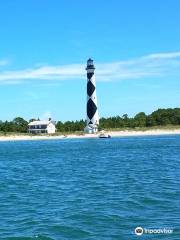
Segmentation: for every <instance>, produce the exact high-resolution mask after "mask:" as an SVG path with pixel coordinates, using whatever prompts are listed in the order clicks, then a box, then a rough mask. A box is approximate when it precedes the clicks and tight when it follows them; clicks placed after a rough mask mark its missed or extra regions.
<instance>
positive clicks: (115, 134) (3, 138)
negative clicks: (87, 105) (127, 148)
mask: <svg viewBox="0 0 180 240" xmlns="http://www.w3.org/2000/svg"><path fill="white" fill-rule="evenodd" d="M106 133H107V134H109V135H111V137H126V136H153V135H168V134H169V135H171V134H180V129H169V130H168V129H156V130H155V129H154V130H146V131H132V130H124V131H106ZM98 136H99V133H98V134H84V135H77V134H70V135H66V136H65V135H58V136H51V135H49V136H47V135H45V136H43V135H41V136H38V135H37V136H36V135H32V136H30V135H9V136H8V135H7V136H0V141H16V140H17V141H23V140H50V139H54V140H55V139H74V138H97V137H98Z"/></svg>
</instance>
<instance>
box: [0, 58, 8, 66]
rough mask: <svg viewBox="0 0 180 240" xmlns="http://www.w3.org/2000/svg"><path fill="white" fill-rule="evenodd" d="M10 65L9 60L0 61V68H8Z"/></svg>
mask: <svg viewBox="0 0 180 240" xmlns="http://www.w3.org/2000/svg"><path fill="white" fill-rule="evenodd" d="M8 64H9V61H8V60H5V59H4V60H0V66H6V65H8Z"/></svg>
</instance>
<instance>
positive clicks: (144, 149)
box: [0, 135, 180, 240]
mask: <svg viewBox="0 0 180 240" xmlns="http://www.w3.org/2000/svg"><path fill="white" fill-rule="evenodd" d="M138 226H141V227H142V228H146V229H157V228H158V229H159V228H170V229H173V233H171V234H168V233H166V234H153V235H152V234H143V235H141V236H136V235H135V233H134V229H135V228H136V227H138ZM0 239H1V240H5V239H6V240H64V239H88V240H101V239H102V240H104V239H107V240H109V239H114V240H115V239H120V240H123V239H125V240H133V239H165V240H166V239H171V240H179V239H180V135H179V136H178V135H176V136H175V135H174V136H173V135H168V136H147V137H121V138H112V139H73V140H70V139H65V140H44V141H42V140H41V141H16V142H0Z"/></svg>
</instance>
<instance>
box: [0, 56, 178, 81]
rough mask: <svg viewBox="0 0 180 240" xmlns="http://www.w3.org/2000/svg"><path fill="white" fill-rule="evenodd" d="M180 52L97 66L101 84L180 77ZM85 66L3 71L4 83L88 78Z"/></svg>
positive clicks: (1, 75)
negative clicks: (150, 78)
mask: <svg viewBox="0 0 180 240" xmlns="http://www.w3.org/2000/svg"><path fill="white" fill-rule="evenodd" d="M179 69H180V52H165V53H154V54H150V55H146V56H142V57H139V58H135V59H130V60H126V61H116V62H110V63H96V79H97V81H120V80H126V79H128V80H134V79H144V78H148V77H157V76H158V77H164V76H167V75H169V76H174V75H176V76H180V71H179ZM85 74H86V73H85V64H69V65H60V66H59V65H57V66H39V67H34V68H29V69H22V70H18V71H0V83H4V84H6V83H9V84H13V82H14V83H16V84H19V83H22V82H25V81H30V80H31V81H32V80H43V81H49V82H50V81H54V80H56V81H64V80H77V79H78V80H82V79H85Z"/></svg>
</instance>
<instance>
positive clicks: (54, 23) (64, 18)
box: [0, 0, 180, 121]
mask: <svg viewBox="0 0 180 240" xmlns="http://www.w3.org/2000/svg"><path fill="white" fill-rule="evenodd" d="M179 12H180V1H179V0H166V1H165V0H151V1H144V0H126V1H125V0H111V1H104V0H98V1H97V0H91V1H84V0H77V1H72V0H61V1H59V0H38V1H37V0H29V1H22V0H6V1H2V2H1V7H0V119H1V120H12V119H14V118H15V117H17V116H21V117H23V118H25V119H27V120H29V119H31V118H38V117H39V118H40V119H47V118H49V117H52V118H53V119H54V120H61V121H67V120H79V119H85V118H86V84H87V80H86V71H85V67H86V61H87V59H88V58H89V57H91V58H92V59H93V60H94V64H95V67H96V70H95V75H96V84H97V88H96V89H97V98H98V108H99V114H100V117H109V116H117V115H120V116H122V115H123V114H128V115H129V116H134V115H135V114H136V113H138V112H142V111H143V112H145V113H146V114H149V113H151V112H152V111H154V110H156V109H158V108H175V107H180V28H179V26H180V14H179Z"/></svg>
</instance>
